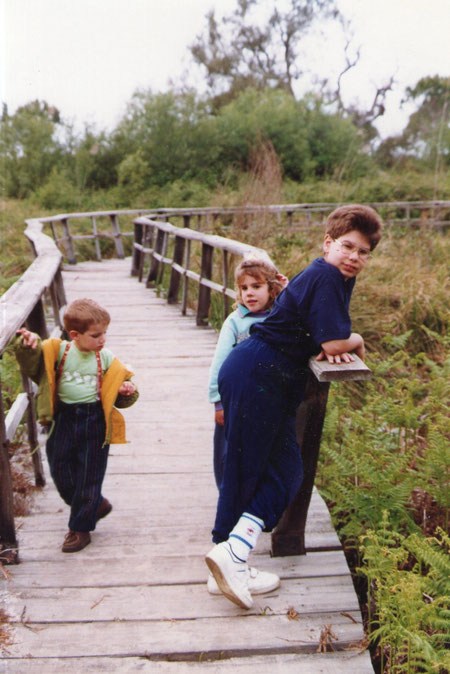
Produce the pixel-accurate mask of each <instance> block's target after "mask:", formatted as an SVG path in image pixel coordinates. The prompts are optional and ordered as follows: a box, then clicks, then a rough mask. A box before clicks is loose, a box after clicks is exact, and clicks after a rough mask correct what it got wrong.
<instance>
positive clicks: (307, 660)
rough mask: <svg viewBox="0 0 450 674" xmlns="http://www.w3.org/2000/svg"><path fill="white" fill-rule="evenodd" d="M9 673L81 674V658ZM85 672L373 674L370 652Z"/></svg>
mask: <svg viewBox="0 0 450 674" xmlns="http://www.w3.org/2000/svg"><path fill="white" fill-rule="evenodd" d="M5 664H7V667H8V669H7V670H6V671H7V672H8V674H42V672H45V673H46V674H61V672H64V673H65V674H79V673H80V660H79V658H36V657H30V658H23V659H15V660H12V659H9V660H8V662H7V663H5ZM82 668H83V672H99V673H101V672H106V673H107V674H115V673H116V672H117V673H119V674H123V673H124V672H152V674H197V673H198V672H203V673H206V674H226V673H227V672H231V671H232V672H242V674H247V673H248V672H255V673H257V674H337V672H345V673H346V674H373V667H372V665H371V662H370V657H369V654H368V652H367V651H364V652H362V653H361V652H358V651H356V652H355V651H353V652H352V651H349V652H342V651H341V652H338V653H326V654H322V653H314V654H311V655H310V654H305V653H302V655H301V657H299V655H298V654H293V655H290V654H289V655H280V654H279V655H264V656H261V655H256V656H250V657H235V658H233V657H232V658H227V659H221V660H216V659H214V660H208V659H207V658H206V657H203V656H202V658H201V659H200V661H199V662H186V661H185V662H182V663H180V662H167V661H161V660H159V661H157V660H151V661H150V660H147V659H146V658H145V657H128V656H127V657H117V658H114V657H102V656H99V657H95V658H83V661H82Z"/></svg>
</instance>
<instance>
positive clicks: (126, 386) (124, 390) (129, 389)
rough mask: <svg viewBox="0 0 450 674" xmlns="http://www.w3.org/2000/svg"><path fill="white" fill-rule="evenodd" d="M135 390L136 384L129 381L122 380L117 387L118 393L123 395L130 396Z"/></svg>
mask: <svg viewBox="0 0 450 674" xmlns="http://www.w3.org/2000/svg"><path fill="white" fill-rule="evenodd" d="M135 391H136V386H135V385H134V384H133V382H131V381H124V382H123V384H122V385H121V386H120V388H119V393H120V394H121V395H123V396H131V395H133V393H134V392H135Z"/></svg>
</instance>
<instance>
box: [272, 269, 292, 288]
mask: <svg viewBox="0 0 450 674" xmlns="http://www.w3.org/2000/svg"><path fill="white" fill-rule="evenodd" d="M275 278H276V279H277V281H278V283H281V285H282V286H283V288H286V286H287V284H288V283H289V279H288V277H287V276H285V275H284V274H279V273H278V274H276V275H275Z"/></svg>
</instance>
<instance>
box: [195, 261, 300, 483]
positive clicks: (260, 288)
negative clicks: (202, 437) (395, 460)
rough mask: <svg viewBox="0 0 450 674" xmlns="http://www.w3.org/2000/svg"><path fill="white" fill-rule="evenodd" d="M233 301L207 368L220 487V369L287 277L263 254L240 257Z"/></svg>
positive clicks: (222, 450)
mask: <svg viewBox="0 0 450 674" xmlns="http://www.w3.org/2000/svg"><path fill="white" fill-rule="evenodd" d="M234 278H235V285H236V293H237V297H236V300H237V302H236V304H235V305H234V306H235V311H233V312H232V313H231V314H230V315H229V316H228V317H227V318H226V319H225V321H224V323H223V325H222V328H221V330H220V334H219V339H218V341H217V346H216V351H215V353H214V358H213V361H212V363H211V367H210V371H209V384H208V389H209V401H210V402H211V403H214V410H215V414H214V419H215V429H214V477H215V480H216V484H217V487H218V488H219V487H220V483H221V481H222V476H223V464H224V457H225V447H226V443H225V430H224V413H223V405H222V402H221V399H220V393H219V385H218V375H219V370H220V368H221V366H222V364H223V363H224V361H225V360H226V358H227V357H228V355H229V354H230V352H231V351H232V349H233V348H234V347H235V346H236V344H239V343H240V342H242V341H244V339H247V337H248V336H249V334H250V328H251V326H252V325H253V324H254V323H259V322H260V321H263V320H264V319H265V318H266V317H267V315H268V313H269V312H270V309H271V307H272V305H273V303H274V301H275V298H276V296H277V295H278V294H279V293H280V291H281V290H282V288H283V287H284V285H286V283H287V278H286V277H285V276H283V275H282V274H279V273H278V271H277V269H276V267H275V266H274V265H273V264H272V263H271V262H270V261H269V260H268V259H265V258H258V257H249V258H246V259H245V260H243V261H242V262H241V263H240V264H239V265H238V266H237V267H236V271H235V274H234Z"/></svg>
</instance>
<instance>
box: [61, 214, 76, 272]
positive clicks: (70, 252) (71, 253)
mask: <svg viewBox="0 0 450 674" xmlns="http://www.w3.org/2000/svg"><path fill="white" fill-rule="evenodd" d="M61 225H62V227H63V230H64V243H65V246H66V255H67V261H68V263H69V264H76V263H77V258H76V256H75V250H74V248H73V242H72V235H71V233H70V228H69V221H68V219H67V218H62V220H61Z"/></svg>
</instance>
